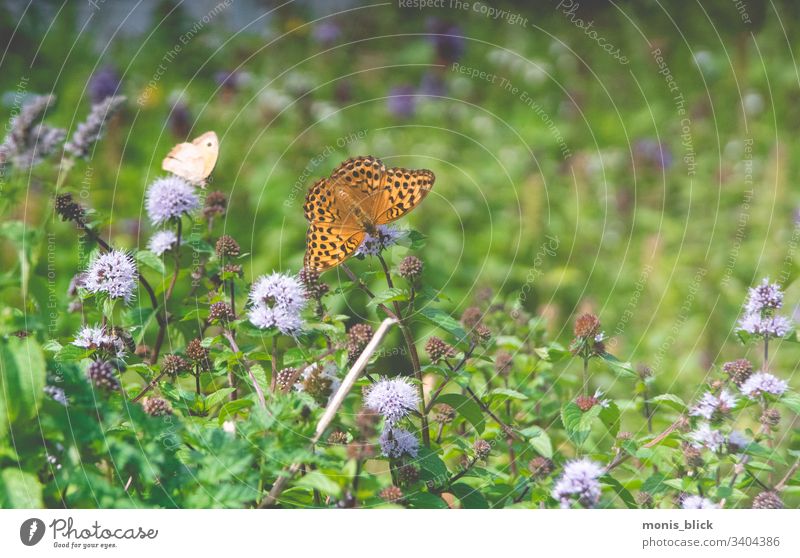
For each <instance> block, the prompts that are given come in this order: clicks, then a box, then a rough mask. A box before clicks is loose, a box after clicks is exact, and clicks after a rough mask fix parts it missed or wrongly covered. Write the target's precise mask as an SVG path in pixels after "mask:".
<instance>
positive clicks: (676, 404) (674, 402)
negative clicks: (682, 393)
mask: <svg viewBox="0 0 800 558" xmlns="http://www.w3.org/2000/svg"><path fill="white" fill-rule="evenodd" d="M650 403H664V404H665V405H668V406H670V407H672V408H673V409H675V410H676V411H678V412H679V413H682V412H683V411H685V410H686V403H684V402H683V399H681V398H680V397H678V396H677V395H673V394H671V393H665V394H663V395H657V396H655V397H653V398H651V399H650Z"/></svg>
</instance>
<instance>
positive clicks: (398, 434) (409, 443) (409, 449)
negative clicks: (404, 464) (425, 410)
mask: <svg viewBox="0 0 800 558" xmlns="http://www.w3.org/2000/svg"><path fill="white" fill-rule="evenodd" d="M379 441H380V443H381V453H382V454H383V456H384V457H392V458H395V459H396V458H398V457H402V456H403V455H410V456H411V457H416V456H417V452H419V441H418V440H417V437H416V436H414V435H413V434H412V433H411V432H409V431H408V430H404V429H402V428H392V427H390V426H387V427H386V428H384V430H383V433H382V434H381V437H380V439H379Z"/></svg>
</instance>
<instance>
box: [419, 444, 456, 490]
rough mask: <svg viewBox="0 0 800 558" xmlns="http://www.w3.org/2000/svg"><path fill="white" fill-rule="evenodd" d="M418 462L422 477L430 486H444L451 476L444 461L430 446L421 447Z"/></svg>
mask: <svg viewBox="0 0 800 558" xmlns="http://www.w3.org/2000/svg"><path fill="white" fill-rule="evenodd" d="M416 463H417V465H418V466H419V467H420V478H421V479H422V480H423V481H425V483H426V484H427V485H428V486H430V487H437V486H442V485H444V483H446V482H447V480H448V479H449V478H450V472H449V471H448V470H447V466H446V465H445V464H444V461H442V460H441V459H440V458H439V456H438V455H436V453H434V452H433V450H431V449H430V448H425V447H423V448H420V450H419V454H418V455H417V462H416Z"/></svg>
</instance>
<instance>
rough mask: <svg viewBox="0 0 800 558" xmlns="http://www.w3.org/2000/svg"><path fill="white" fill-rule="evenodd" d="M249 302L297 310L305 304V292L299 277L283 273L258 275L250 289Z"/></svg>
mask: <svg viewBox="0 0 800 558" xmlns="http://www.w3.org/2000/svg"><path fill="white" fill-rule="evenodd" d="M250 302H252V303H253V305H264V306H267V307H269V308H277V307H280V308H283V309H285V310H289V311H293V312H299V311H300V310H302V309H303V307H304V306H305V304H306V293H305V289H303V284H302V283H301V282H300V280H299V279H297V278H296V277H294V276H292V275H287V274H285V273H272V274H270V275H262V276H261V277H259V278H258V279H257V280H256V282H255V283H253V287H252V288H251V289H250Z"/></svg>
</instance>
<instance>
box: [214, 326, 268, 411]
mask: <svg viewBox="0 0 800 558" xmlns="http://www.w3.org/2000/svg"><path fill="white" fill-rule="evenodd" d="M223 335H224V336H225V339H227V340H228V344H229V345H230V346H231V350H232V351H233V352H234V353H240V352H241V351H240V350H239V346H238V345H237V344H236V340H235V339H234V338H233V333H232V332H231V330H229V329H228V328H225V329H224V330H223ZM242 366H244V369H245V370H247V375H248V376H250V381H251V382H253V389H254V390H255V392H256V396H257V397H258V403H259V405H261V408H262V409H266V408H267V400H266V399H264V392H263V391H262V390H261V386H259V385H258V381H257V380H256V377H255V375H254V374H253V371H252V370H250V365H249V364H247V359H246V358H245V356H244V355H242Z"/></svg>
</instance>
